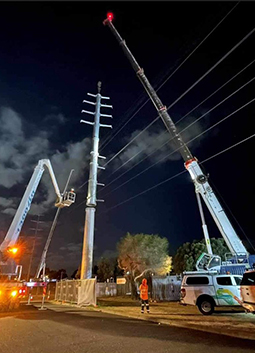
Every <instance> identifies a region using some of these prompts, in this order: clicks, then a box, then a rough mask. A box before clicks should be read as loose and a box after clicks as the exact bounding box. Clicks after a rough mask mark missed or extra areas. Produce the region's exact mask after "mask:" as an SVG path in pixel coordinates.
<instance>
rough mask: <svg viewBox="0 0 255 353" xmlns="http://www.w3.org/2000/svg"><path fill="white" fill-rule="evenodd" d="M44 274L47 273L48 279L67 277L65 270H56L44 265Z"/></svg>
mask: <svg viewBox="0 0 255 353" xmlns="http://www.w3.org/2000/svg"><path fill="white" fill-rule="evenodd" d="M45 275H47V276H48V277H49V279H57V280H61V279H64V278H67V277H68V276H67V273H66V270H65V269H63V268H61V269H60V270H58V271H56V270H50V269H49V268H48V267H46V269H45Z"/></svg>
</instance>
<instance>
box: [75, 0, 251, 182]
mask: <svg viewBox="0 0 255 353" xmlns="http://www.w3.org/2000/svg"><path fill="white" fill-rule="evenodd" d="M238 4H239V2H238V3H237V4H236V5H235V6H234V7H233V8H232V10H234V8H235V7H236V6H237V5H238ZM232 10H230V11H229V12H228V13H227V15H226V16H225V17H224V18H223V19H222V20H221V21H220V23H222V21H223V20H224V19H225V18H226V17H227V16H228V15H229V14H230V13H231V11H232ZM220 23H218V25H219V24H220ZM218 25H216V27H214V29H213V30H212V31H211V32H210V33H209V34H208V35H207V36H206V37H205V38H204V39H203V41H202V42H201V43H200V44H199V45H198V46H197V47H196V48H195V49H194V50H193V51H192V53H191V54H190V55H189V57H190V56H191V55H192V54H193V53H194V52H195V50H196V49H197V48H198V47H199V46H200V45H201V44H202V43H203V42H204V41H205V40H206V39H207V38H208V36H209V35H210V34H211V33H212V32H213V31H214V30H215V29H216V28H217V27H218ZM254 30H255V29H253V30H252V31H251V32H249V33H248V34H247V35H246V36H245V37H244V38H243V39H242V40H241V41H240V42H238V43H237V44H236V45H235V46H234V47H233V48H232V49H231V50H230V51H229V52H228V53H227V54H225V55H224V57H223V58H221V59H220V60H219V61H218V62H217V63H216V64H215V65H214V66H213V67H211V68H210V69H209V70H208V71H207V72H206V73H205V74H204V75H203V76H201V77H200V78H199V79H198V80H197V81H196V82H195V83H194V84H193V85H192V86H191V87H190V88H189V89H188V90H186V91H185V92H184V93H183V94H182V95H181V96H180V97H179V98H178V99H177V100H176V101H175V102H174V103H172V104H171V105H170V106H169V107H168V109H169V108H170V107H172V106H173V105H174V104H175V103H177V101H179V100H180V99H181V98H182V97H183V96H184V95H185V94H187V93H188V92H189V91H190V90H191V89H192V88H194V87H195V85H196V84H198V83H199V82H200V81H201V80H202V79H203V78H205V77H206V76H207V75H208V74H209V73H210V72H211V71H212V70H213V69H214V68H215V67H216V66H217V65H219V64H220V63H221V62H222V61H223V60H224V59H225V58H226V57H227V56H228V55H229V54H230V53H232V51H233V50H235V49H236V48H237V47H238V46H239V45H240V44H241V43H242V42H243V41H244V40H246V39H247V38H248V37H249V36H250V35H251V34H252V33H253V32H254ZM186 60H187V58H186V59H185V60H184V62H185V61H186ZM184 62H182V63H181V64H180V65H179V66H178V67H177V69H176V70H175V72H176V71H177V70H178V68H180V67H181V66H182V65H183V63H184ZM170 76H171V75H170ZM169 78H170V77H169ZM161 87H162V85H161V86H160V87H159V88H158V89H157V91H158V90H159V89H160V88H161ZM157 91H156V92H157ZM149 100H150V99H148V100H147V101H146V103H147V102H148V101H149ZM133 116H134V115H133ZM159 118H160V116H157V117H156V118H155V119H154V120H153V121H152V122H151V123H150V124H149V125H147V127H145V128H144V129H143V130H142V131H141V132H140V133H138V135H136V137H135V138H133V139H132V141H130V142H128V143H127V144H126V145H125V146H124V147H123V148H122V149H121V150H120V151H119V152H117V153H116V154H115V155H114V156H113V157H112V158H111V159H110V160H109V161H108V162H107V163H106V164H105V165H104V167H105V166H107V165H108V164H109V163H110V162H111V161H112V160H113V159H115V158H116V157H117V156H118V155H119V154H120V153H121V152H122V151H124V150H125V149H126V148H127V147H128V146H129V145H130V144H131V143H132V142H133V141H134V140H135V139H136V138H138V137H139V136H140V135H141V134H142V133H143V132H144V131H146V130H147V129H148V128H149V127H150V126H151V125H153V124H154V123H155V122H156V121H157V120H158V119H159ZM87 183H88V181H86V182H84V183H83V184H82V185H80V186H79V187H78V189H80V188H82V187H83V186H84V185H86V184H87Z"/></svg>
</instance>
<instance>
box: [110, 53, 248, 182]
mask: <svg viewBox="0 0 255 353" xmlns="http://www.w3.org/2000/svg"><path fill="white" fill-rule="evenodd" d="M254 62H255V60H253V61H251V62H250V63H249V64H248V65H246V66H245V67H244V68H243V69H242V70H240V71H239V72H238V73H237V74H235V75H234V76H232V77H231V78H230V79H229V80H228V81H226V82H225V83H224V84H223V85H221V86H220V87H219V88H217V89H216V90H215V91H214V92H213V93H211V94H210V95H209V96H208V97H207V98H205V99H204V100H203V101H202V102H200V103H199V104H197V105H196V106H195V107H194V108H193V109H192V110H190V111H189V112H188V113H187V114H185V115H184V116H183V117H182V118H181V119H179V120H178V121H177V122H176V123H175V124H176V125H178V124H179V123H180V122H181V121H182V120H183V119H184V118H186V117H187V116H188V115H189V114H190V113H192V112H193V111H194V110H195V109H197V108H198V107H199V106H200V105H201V104H203V103H204V102H206V101H207V100H208V99H209V98H211V97H212V96H213V95H214V94H216V93H217V92H219V91H220V90H221V89H222V88H223V87H225V86H226V85H227V84H228V83H229V82H231V81H232V80H233V79H234V78H236V77H237V76H238V75H240V74H241V73H242V72H243V71H244V70H246V69H247V68H248V67H249V66H251V65H252V64H253V63H254ZM165 133H168V131H165ZM137 137H138V136H137ZM132 141H133V140H132ZM168 142H170V141H168ZM163 146H164V145H162V146H160V147H159V148H157V149H155V151H157V150H158V149H160V148H162V147H163ZM145 149H146V147H145V148H144V149H142V150H140V151H138V152H137V153H136V154H134V155H133V156H132V157H130V158H129V159H128V160H127V161H126V162H125V163H123V164H121V166H119V167H118V168H117V169H115V170H114V171H113V172H112V173H111V174H110V175H109V176H108V177H110V176H111V175H113V174H114V173H116V172H117V171H118V170H119V169H121V168H123V167H124V166H125V165H126V164H128V163H129V162H130V161H132V160H133V159H134V158H135V157H137V156H138V155H139V154H140V153H142V152H143V151H144V150H145ZM146 158H147V157H146ZM146 158H144V159H142V161H140V163H142V162H143V161H144V160H145V159H146ZM136 165H137V164H136ZM136 165H135V166H136ZM135 166H133V167H135ZM107 186H108V185H107Z"/></svg>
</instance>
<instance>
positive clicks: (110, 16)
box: [107, 12, 113, 21]
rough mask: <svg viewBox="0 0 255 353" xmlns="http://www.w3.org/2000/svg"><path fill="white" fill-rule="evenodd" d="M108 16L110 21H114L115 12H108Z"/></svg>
mask: <svg viewBox="0 0 255 353" xmlns="http://www.w3.org/2000/svg"><path fill="white" fill-rule="evenodd" d="M107 18H108V20H109V21H112V20H113V13H112V12H108V13H107Z"/></svg>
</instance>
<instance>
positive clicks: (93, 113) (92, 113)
mask: <svg viewBox="0 0 255 353" xmlns="http://www.w3.org/2000/svg"><path fill="white" fill-rule="evenodd" d="M81 112H82V113H87V114H91V115H95V112H89V111H88V110H82V111H81Z"/></svg>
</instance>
